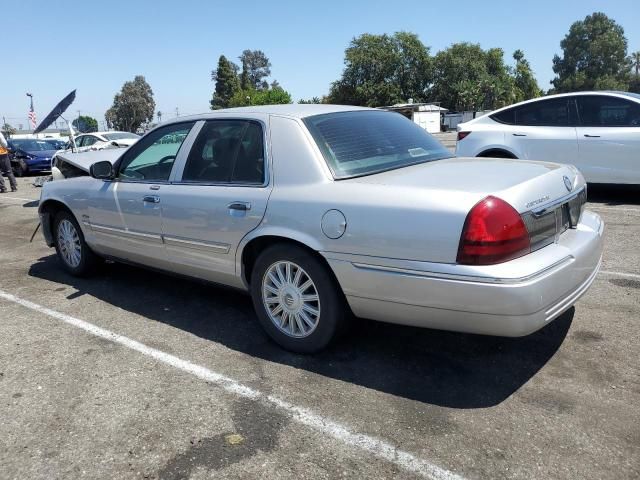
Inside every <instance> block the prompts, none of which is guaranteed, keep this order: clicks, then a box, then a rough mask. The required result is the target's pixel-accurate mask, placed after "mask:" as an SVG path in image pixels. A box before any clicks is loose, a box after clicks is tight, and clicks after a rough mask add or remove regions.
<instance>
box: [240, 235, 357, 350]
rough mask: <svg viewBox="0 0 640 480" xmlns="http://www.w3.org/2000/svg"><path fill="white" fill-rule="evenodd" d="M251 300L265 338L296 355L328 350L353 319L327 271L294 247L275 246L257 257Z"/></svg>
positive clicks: (334, 281) (325, 267) (290, 245)
mask: <svg viewBox="0 0 640 480" xmlns="http://www.w3.org/2000/svg"><path fill="white" fill-rule="evenodd" d="M287 265H288V266H289V267H288V268H289V271H288V270H287ZM278 270H279V271H280V275H279V274H278ZM288 272H289V273H288ZM270 274H271V275H270ZM274 278H275V279H276V280H277V281H279V282H280V286H279V287H278V284H277V282H274V280H273V279H274ZM283 280H284V281H283ZM309 281H310V282H311V284H310V285H309V286H307V287H306V288H304V286H305V285H308V282H309ZM301 287H302V288H301ZM302 294H303V296H302ZM251 297H252V299H253V306H254V308H255V310H256V313H257V315H258V320H259V321H260V323H261V324H262V327H263V328H264V329H265V331H266V332H267V334H268V335H269V336H270V337H271V338H272V339H273V340H274V341H275V342H276V343H277V344H279V345H280V346H281V347H282V348H284V349H286V350H289V351H292V352H296V353H315V352H318V351H320V350H322V349H324V348H325V347H327V346H328V345H329V344H330V343H331V341H332V340H334V339H335V338H336V337H337V336H338V335H339V334H340V333H342V331H344V329H345V327H346V325H347V322H348V319H349V317H350V311H349V309H348V307H347V303H346V301H345V298H344V295H343V293H342V291H341V290H340V288H339V286H338V285H337V282H336V280H335V278H334V277H333V274H332V273H331V272H330V271H329V269H328V268H327V266H326V265H324V264H323V263H322V262H321V261H320V260H319V259H318V258H316V257H315V256H314V255H312V254H311V253H309V252H307V251H306V250H304V249H303V248H300V247H298V246H296V245H292V244H286V243H282V244H277V245H274V246H271V247H269V248H267V249H266V250H264V251H263V252H262V253H261V254H260V255H259V256H258V258H257V260H256V262H255V264H254V266H253V271H252V274H251ZM305 297H306V298H305ZM316 297H317V301H314V300H313V298H316ZM267 305H269V307H268V306H267ZM314 311H316V312H317V315H316V314H315V313H314ZM292 312H293V313H292ZM285 314H286V315H285ZM279 325H280V326H279ZM300 327H302V328H300Z"/></svg>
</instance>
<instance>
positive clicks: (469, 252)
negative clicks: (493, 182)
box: [457, 197, 531, 265]
mask: <svg viewBox="0 0 640 480" xmlns="http://www.w3.org/2000/svg"><path fill="white" fill-rule="evenodd" d="M530 251H531V243H530V241H529V232H528V231H527V227H526V226H525V224H524V222H523V221H522V218H521V217H520V215H519V214H518V212H517V211H516V210H515V209H514V208H513V207H512V206H511V205H509V204H508V203H507V202H505V201H504V200H501V199H499V198H496V197H487V198H485V199H484V200H482V201H481V202H479V203H477V204H476V205H475V206H474V207H473V208H472V209H471V211H470V212H469V214H468V215H467V219H466V220H465V222H464V228H463V229H462V236H461V238H460V246H459V247H458V259H457V261H458V263H461V264H464V265H493V264H495V263H501V262H506V261H507V260H512V259H514V258H518V257H521V256H522V255H526V254H527V253H529V252H530Z"/></svg>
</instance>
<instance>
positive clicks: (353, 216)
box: [41, 105, 604, 336]
mask: <svg viewBox="0 0 640 480" xmlns="http://www.w3.org/2000/svg"><path fill="white" fill-rule="evenodd" d="M350 110H360V109H359V108H358V107H335V106H328V105H322V106H309V105H306V106H301V105H287V106H270V107H247V108H244V109H232V110H228V111H218V112H213V113H210V114H205V115H202V116H197V117H187V118H180V119H179V120H180V121H188V120H191V121H196V124H195V126H194V129H193V130H192V131H191V133H190V134H189V136H188V137H187V139H186V140H185V142H184V143H183V146H182V147H181V149H180V151H179V153H178V156H177V158H176V161H175V163H174V166H173V171H172V173H171V176H170V178H169V181H168V182H166V183H163V184H161V185H157V184H153V185H152V184H147V183H144V182H120V181H102V180H96V179H93V178H90V177H77V178H71V179H67V180H64V181H56V182H49V183H46V184H45V185H44V188H43V192H42V198H41V209H42V205H45V204H46V202H47V201H50V200H56V201H59V202H62V203H64V204H65V205H66V206H67V207H68V208H69V209H70V210H71V211H72V212H73V213H74V215H76V217H77V218H78V219H79V220H80V219H82V222H81V228H82V230H83V232H84V234H85V237H86V240H87V243H88V244H89V245H90V246H91V247H92V248H93V249H95V250H96V251H97V252H98V253H101V254H104V255H109V256H111V257H116V258H123V259H125V260H129V261H134V262H135V263H141V264H143V265H148V266H150V267H154V268H160V269H164V270H168V271H173V272H176V273H180V274H184V275H189V276H193V277H197V278H203V279H206V280H211V281H214V282H218V283H222V284H226V285H230V286H233V287H238V288H243V289H246V288H247V284H246V280H245V278H246V276H245V272H243V267H242V253H243V250H244V249H245V248H246V247H247V245H248V244H249V243H250V242H251V241H252V240H254V239H256V238H260V237H264V236H277V237H283V238H286V239H291V240H295V241H297V242H300V243H302V244H304V245H306V246H307V247H309V248H310V249H312V250H315V251H316V252H319V254H320V255H322V256H323V257H324V258H325V259H326V260H327V263H328V264H329V266H330V268H331V269H332V270H333V272H334V274H335V275H336V278H337V279H338V282H339V284H340V286H341V287H342V289H343V291H344V293H345V295H346V296H347V300H348V302H349V305H350V306H351V308H352V310H353V311H354V313H355V314H356V315H359V316H363V317H367V318H372V319H376V320H382V321H387V322H395V323H402V324H410V325H419V326H425V327H433V328H440V329H445V330H457V331H466V332H475V333H486V334H493V335H507V336H513V335H524V334H527V333H529V332H531V331H533V330H536V329H538V328H540V327H542V326H543V325H544V324H545V323H546V322H548V321H549V320H551V319H552V318H555V316H557V315H559V314H560V313H562V311H564V310H566V309H567V308H569V307H570V306H571V305H573V303H574V302H575V301H576V300H577V298H578V297H579V296H580V295H581V294H582V293H584V291H586V289H587V288H588V286H589V285H590V282H591V281H592V280H593V276H594V275H595V272H597V269H598V267H599V262H600V257H601V254H602V243H603V229H604V226H603V224H602V221H601V220H600V219H599V217H598V216H597V215H595V214H593V213H590V212H584V214H583V217H582V220H581V222H580V224H579V225H578V228H577V229H571V230H569V231H567V232H565V233H564V234H562V235H561V236H560V238H559V239H558V241H557V242H556V243H554V244H552V245H549V246H547V247H544V248H542V249H540V250H539V251H536V252H534V253H532V254H529V255H526V256H524V257H521V258H518V259H515V260H511V261H509V262H506V263H502V264H498V265H492V266H482V267H480V266H467V265H457V264H456V263H455V262H456V255H457V250H458V243H459V240H460V235H461V231H462V227H463V224H464V220H465V218H466V215H467V213H468V212H469V210H470V209H471V208H472V207H473V206H474V205H475V204H476V203H477V202H479V201H480V200H482V199H483V198H485V197H486V196H487V195H495V196H498V197H500V198H502V199H504V200H506V201H507V202H509V203H510V204H511V205H513V206H514V208H515V209H516V210H518V212H520V213H524V212H526V211H530V210H531V208H530V207H529V208H528V207H527V205H528V204H530V203H531V202H532V201H535V200H536V199H541V198H547V200H545V201H544V202H542V203H536V204H535V209H536V210H538V209H543V208H545V207H548V206H550V205H553V204H554V202H556V201H557V199H559V198H561V197H564V196H566V195H567V190H566V187H565V185H564V181H563V177H564V176H568V177H569V178H570V179H571V181H572V182H573V183H574V188H575V189H576V190H577V189H579V188H582V187H583V186H584V179H583V178H582V176H581V175H580V174H579V173H578V172H577V170H576V169H575V168H573V167H571V166H563V165H557V164H553V163H544V162H528V161H522V160H515V161H514V160H507V159H476V158H467V159H465V158H450V159H444V160H438V161H433V162H430V163H424V164H419V165H414V166H410V167H405V168H400V169H397V170H391V171H388V172H383V173H378V174H375V175H369V176H364V177H359V178H350V179H345V180H335V179H334V178H333V176H332V174H331V172H330V170H329V168H328V167H327V164H326V162H325V160H324V158H323V157H322V155H321V153H320V151H319V149H318V147H317V145H316V144H315V143H314V141H313V139H312V138H311V135H310V134H309V132H308V130H307V129H306V127H305V125H304V122H303V121H302V119H303V118H304V117H305V116H307V115H313V114H320V113H329V112H334V111H350ZM220 118H223V119H228V118H241V119H250V120H254V121H258V122H260V123H261V125H262V126H263V129H264V134H265V139H264V141H265V150H266V151H265V181H264V184H263V185H251V186H250V185H229V184H226V185H206V184H193V183H183V182H181V176H182V171H183V169H184V164H185V161H186V156H187V154H188V150H189V148H190V146H191V145H192V143H193V139H194V138H195V135H196V134H197V131H198V130H199V129H200V128H201V127H202V125H203V123H204V121H206V120H209V119H220ZM167 124H168V123H165V124H163V126H164V125H167ZM96 157H97V155H96ZM97 160H99V158H96V161H97ZM145 195H156V196H158V197H159V202H158V203H153V204H147V203H145V202H143V201H142V197H143V196H145ZM233 202H246V204H247V205H248V206H250V208H249V209H247V210H246V211H244V212H241V213H238V211H235V210H233V211H232V210H230V209H229V208H228V205H229V204H231V203H233ZM330 210H338V211H340V212H341V213H342V214H343V215H344V217H345V219H346V225H347V226H346V230H345V231H344V234H343V235H341V236H340V237H339V238H335V239H332V238H329V237H328V236H327V235H325V234H324V233H323V231H322V218H323V216H324V215H325V213H326V212H328V211H330Z"/></svg>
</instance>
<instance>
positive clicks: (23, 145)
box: [11, 139, 55, 152]
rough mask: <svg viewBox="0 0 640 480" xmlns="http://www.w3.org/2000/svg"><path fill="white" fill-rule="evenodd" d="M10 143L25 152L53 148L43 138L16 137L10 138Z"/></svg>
mask: <svg viewBox="0 0 640 480" xmlns="http://www.w3.org/2000/svg"><path fill="white" fill-rule="evenodd" d="M11 144H12V145H13V146H14V147H15V148H19V149H21V150H24V151H26V152H44V151H46V150H55V148H54V147H53V146H52V145H51V144H50V143H49V142H47V141H45V140H30V139H17V140H11Z"/></svg>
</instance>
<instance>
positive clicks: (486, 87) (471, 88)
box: [431, 42, 523, 110]
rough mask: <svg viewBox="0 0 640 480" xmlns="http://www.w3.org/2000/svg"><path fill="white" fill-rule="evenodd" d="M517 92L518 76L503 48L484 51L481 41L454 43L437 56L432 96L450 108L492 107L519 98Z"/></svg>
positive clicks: (476, 108) (480, 108)
mask: <svg viewBox="0 0 640 480" xmlns="http://www.w3.org/2000/svg"><path fill="white" fill-rule="evenodd" d="M521 53H522V52H518V57H519V58H520V59H521V60H523V56H520V54H521ZM516 68H517V67H516ZM516 92H517V90H516V78H515V77H514V76H513V75H512V74H511V70H510V69H509V67H508V66H507V65H505V63H504V52H503V51H502V49H500V48H491V49H489V50H487V51H484V50H483V49H482V48H481V47H480V45H478V44H472V43H467V42H463V43H454V44H453V45H451V46H450V47H449V48H447V49H445V50H442V51H440V52H438V53H437V55H436V56H435V59H434V82H433V88H432V90H431V98H432V99H433V100H437V101H439V102H441V103H442V105H443V106H445V107H447V108H449V109H456V110H469V109H470V110H482V109H491V110H493V109H495V108H500V107H502V106H505V105H508V104H510V103H513V102H514V101H516V98H517V93H516Z"/></svg>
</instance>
